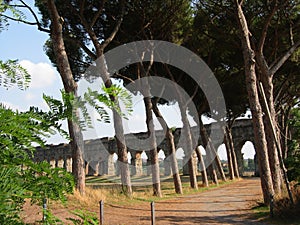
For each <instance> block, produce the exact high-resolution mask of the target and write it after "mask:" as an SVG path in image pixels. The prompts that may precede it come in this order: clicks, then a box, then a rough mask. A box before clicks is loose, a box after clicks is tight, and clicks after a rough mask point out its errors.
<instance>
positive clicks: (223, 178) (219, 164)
mask: <svg viewBox="0 0 300 225" xmlns="http://www.w3.org/2000/svg"><path fill="white" fill-rule="evenodd" d="M211 145H212V144H211ZM211 149H213V152H214V154H215V159H214V160H215V163H216V165H217V168H218V170H219V173H220V176H221V179H222V181H226V176H225V173H224V170H223V166H222V163H221V160H220V157H219V156H218V154H217V152H216V150H215V148H214V146H212V147H211Z"/></svg>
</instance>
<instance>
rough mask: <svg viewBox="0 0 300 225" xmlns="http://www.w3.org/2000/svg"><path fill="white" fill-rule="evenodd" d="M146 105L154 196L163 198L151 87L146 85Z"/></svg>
mask: <svg viewBox="0 0 300 225" xmlns="http://www.w3.org/2000/svg"><path fill="white" fill-rule="evenodd" d="M144 88H145V90H144V93H143V95H144V104H145V110H146V124H147V130H148V138H149V143H150V146H151V150H150V158H151V171H152V186H153V195H154V196H158V197H162V193H161V186H160V175H159V162H158V152H157V146H156V136H155V129H154V123H153V116H152V110H153V107H152V102H151V98H150V97H149V96H150V90H149V85H148V84H146V87H144Z"/></svg>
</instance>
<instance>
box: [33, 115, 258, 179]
mask: <svg viewBox="0 0 300 225" xmlns="http://www.w3.org/2000/svg"><path fill="white" fill-rule="evenodd" d="M205 126H206V128H207V130H208V131H210V129H211V125H205ZM125 136H126V143H130V142H132V141H133V139H132V135H125ZM134 136H136V137H138V139H134V141H135V142H136V141H137V140H139V139H145V138H146V137H147V134H146V133H137V134H134ZM156 136H157V139H158V140H162V141H161V143H160V144H159V145H158V149H159V150H163V151H164V154H165V156H166V158H165V161H164V167H165V175H170V174H171V166H170V163H169V162H168V159H167V156H168V149H167V147H166V142H165V138H164V132H163V131H162V130H161V131H156ZM179 136H180V128H179V129H176V131H175V133H174V138H175V142H176V139H178V137H179ZM232 137H233V142H234V147H235V152H236V156H237V161H238V165H239V169H240V173H242V172H243V171H242V168H243V154H242V152H241V150H242V147H243V145H244V144H245V143H246V142H247V141H251V142H252V143H253V144H254V135H253V127H252V120H251V119H240V120H237V121H236V122H235V123H234V126H233V128H232ZM131 144H132V143H131ZM131 144H129V146H133V145H131ZM133 144H134V145H135V146H140V149H138V150H131V149H128V151H129V152H130V154H131V157H132V158H131V164H132V165H134V166H133V167H132V171H131V173H132V174H134V175H142V173H143V168H142V158H141V154H142V152H143V149H142V146H141V145H139V143H133ZM198 144H199V145H201V141H199V143H198ZM221 144H222V142H220V143H217V144H215V147H216V149H217V148H218V147H219V146H220V145H221ZM176 147H177V149H178V148H180V146H176ZM116 152H117V147H116V141H115V139H114V138H112V137H105V138H100V139H94V140H86V141H85V156H84V159H85V160H86V173H87V175H104V174H107V175H115V174H118V171H117V170H116V169H115V163H114V159H113V156H114V153H116ZM145 153H146V154H147V155H148V154H149V153H147V152H145ZM148 159H149V157H148ZM195 160H196V158H195ZM34 161H36V162H41V161H48V162H49V163H50V164H51V165H52V166H53V167H63V168H66V169H67V171H70V172H71V171H72V152H71V148H70V145H69V144H59V145H47V146H46V147H45V148H41V147H37V151H36V152H35V155H34ZM147 163H150V162H147ZM148 172H150V171H148Z"/></svg>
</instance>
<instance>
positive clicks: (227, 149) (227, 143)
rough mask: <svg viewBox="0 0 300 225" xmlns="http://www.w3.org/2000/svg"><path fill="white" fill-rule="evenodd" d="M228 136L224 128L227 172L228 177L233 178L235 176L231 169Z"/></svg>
mask: <svg viewBox="0 0 300 225" xmlns="http://www.w3.org/2000/svg"><path fill="white" fill-rule="evenodd" d="M228 140H229V139H228V136H227V132H226V130H224V143H225V147H226V153H227V163H228V172H229V178H230V180H233V179H234V178H235V176H234V171H233V164H232V155H231V150H230V145H229V141H228Z"/></svg>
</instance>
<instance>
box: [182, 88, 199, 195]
mask: <svg viewBox="0 0 300 225" xmlns="http://www.w3.org/2000/svg"><path fill="white" fill-rule="evenodd" d="M177 94H178V95H180V93H179V92H177ZM178 98H179V108H180V114H181V121H182V124H183V127H182V129H181V135H183V137H184V144H185V152H184V153H185V156H186V157H187V158H188V167H189V175H190V185H191V188H193V189H198V182H197V175H196V170H195V168H196V166H195V165H194V160H193V152H194V148H193V138H192V132H191V127H190V123H189V120H188V117H187V115H186V113H187V108H186V106H185V103H183V100H182V96H178Z"/></svg>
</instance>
